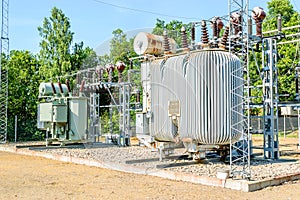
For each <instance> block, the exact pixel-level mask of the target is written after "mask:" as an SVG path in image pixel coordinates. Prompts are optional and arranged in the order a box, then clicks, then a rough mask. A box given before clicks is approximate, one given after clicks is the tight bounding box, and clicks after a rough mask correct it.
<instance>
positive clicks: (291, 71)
mask: <svg viewBox="0 0 300 200" xmlns="http://www.w3.org/2000/svg"><path fill="white" fill-rule="evenodd" d="M278 15H281V18H282V26H283V27H290V26H294V25H299V21H300V16H299V13H297V12H296V11H295V9H294V8H293V5H292V4H291V2H290V0H271V1H269V2H268V13H267V17H266V20H265V21H264V24H263V25H264V30H274V29H277V16H278ZM297 32H298V30H297V29H293V30H289V31H285V32H284V33H285V34H286V35H288V34H291V33H297ZM290 39H291V38H283V39H281V40H280V41H287V40H290ZM277 48H278V63H277V67H278V74H279V78H278V79H279V80H278V83H279V84H278V85H279V94H281V95H283V94H285V95H286V94H288V95H289V97H288V99H286V98H284V97H281V98H280V100H281V101H283V100H294V99H295V67H296V65H297V64H298V63H299V62H300V58H299V51H300V47H299V44H296V43H290V44H284V45H278V47H277Z"/></svg>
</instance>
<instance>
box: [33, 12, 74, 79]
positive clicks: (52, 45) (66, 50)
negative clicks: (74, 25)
mask: <svg viewBox="0 0 300 200" xmlns="http://www.w3.org/2000/svg"><path fill="white" fill-rule="evenodd" d="M70 27H71V24H70V20H69V18H68V17H66V16H65V14H64V13H63V12H62V10H60V9H58V8H56V7H54V8H53V9H52V10H51V16H50V17H49V18H44V22H43V26H40V27H38V31H39V33H40V36H41V37H42V40H41V42H40V47H41V49H40V53H39V59H40V61H41V69H40V70H41V72H42V74H43V76H44V77H45V79H49V78H53V77H56V76H58V75H63V74H65V73H66V72H68V71H70V70H71V69H72V65H71V56H70V46H71V43H72V41H73V35H74V33H73V32H72V31H71V30H70Z"/></svg>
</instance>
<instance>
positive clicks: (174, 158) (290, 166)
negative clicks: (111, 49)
mask: <svg viewBox="0 0 300 200" xmlns="http://www.w3.org/2000/svg"><path fill="white" fill-rule="evenodd" d="M26 144H27V145H28V143H26ZM30 149H32V150H36V151H43V152H47V153H53V154H58V155H64V156H72V157H79V158H85V159H92V160H97V161H104V162H114V163H123V164H129V165H133V166H140V167H145V168H149V169H164V170H170V171H176V172H184V173H192V174H197V175H203V176H209V177H216V174H217V172H218V171H220V170H224V169H230V166H229V164H228V162H225V163H224V162H220V161H219V157H217V156H211V157H210V158H207V159H205V160H201V161H199V162H195V161H193V160H192V159H190V158H188V155H187V154H184V151H185V150H184V149H183V148H179V149H175V152H174V154H172V155H171V156H169V157H166V158H164V159H163V161H159V154H158V152H157V151H153V150H151V149H149V148H146V147H140V146H131V147H117V146H112V145H101V144H98V145H77V146H76V145H75V146H74V145H72V146H66V147H49V148H45V147H35V148H30ZM294 153H295V155H298V154H299V151H298V152H294ZM291 173H300V161H299V158H298V157H297V156H296V157H295V156H294V157H291V156H290V157H284V158H282V159H280V160H278V161H272V160H263V159H261V158H260V157H256V158H254V159H252V160H251V180H263V179H268V178H274V177H278V176H283V175H288V174H291Z"/></svg>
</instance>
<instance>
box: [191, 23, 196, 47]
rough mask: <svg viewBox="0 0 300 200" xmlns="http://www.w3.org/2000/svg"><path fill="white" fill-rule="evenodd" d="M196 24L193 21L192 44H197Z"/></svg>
mask: <svg viewBox="0 0 300 200" xmlns="http://www.w3.org/2000/svg"><path fill="white" fill-rule="evenodd" d="M195 32H196V31H195V24H194V23H193V24H192V28H191V38H192V46H194V45H195V40H196V37H195Z"/></svg>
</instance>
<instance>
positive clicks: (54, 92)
mask: <svg viewBox="0 0 300 200" xmlns="http://www.w3.org/2000/svg"><path fill="white" fill-rule="evenodd" d="M51 87H52V90H53V94H56V89H55V87H54V84H53V82H51Z"/></svg>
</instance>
